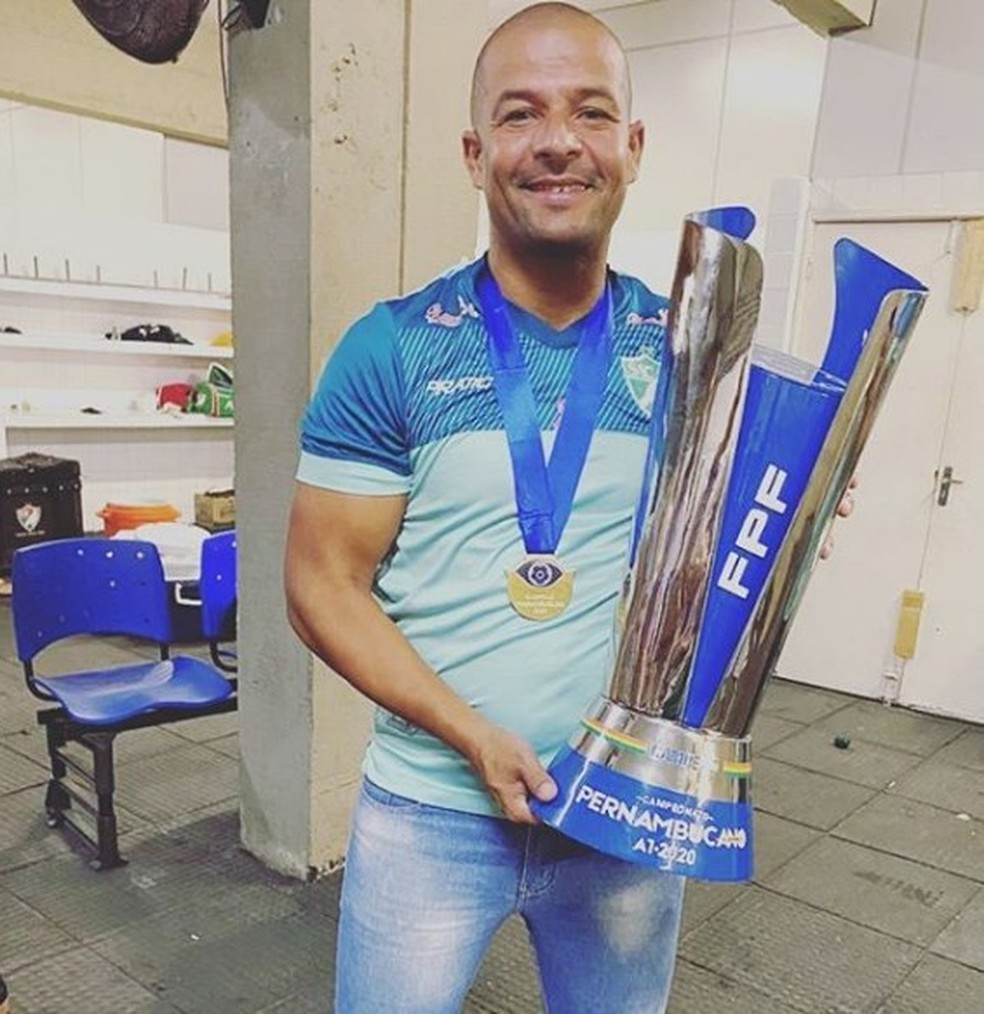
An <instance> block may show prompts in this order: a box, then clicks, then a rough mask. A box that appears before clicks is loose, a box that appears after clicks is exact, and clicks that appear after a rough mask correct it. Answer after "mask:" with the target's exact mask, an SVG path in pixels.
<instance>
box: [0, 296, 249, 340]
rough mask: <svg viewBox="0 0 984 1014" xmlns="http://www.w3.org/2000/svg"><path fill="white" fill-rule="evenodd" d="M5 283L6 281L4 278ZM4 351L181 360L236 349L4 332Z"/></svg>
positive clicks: (69, 335)
mask: <svg viewBox="0 0 984 1014" xmlns="http://www.w3.org/2000/svg"><path fill="white" fill-rule="evenodd" d="M0 281H2V278H0ZM0 349H18V350H19V351H21V352H27V353H32V352H82V353H89V352H96V353H101V354H106V355H114V356H160V357H168V358H172V357H177V358H179V359H232V357H233V354H234V353H233V349H232V347H231V346H227V345H198V344H193V345H180V344H175V345H171V344H168V343H165V342H139V341H128V342H124V341H113V340H112V339H109V338H93V337H92V336H91V335H75V334H64V333H56V332H41V331H38V332H35V331H25V332H24V333H23V334H9V333H7V332H2V331H0Z"/></svg>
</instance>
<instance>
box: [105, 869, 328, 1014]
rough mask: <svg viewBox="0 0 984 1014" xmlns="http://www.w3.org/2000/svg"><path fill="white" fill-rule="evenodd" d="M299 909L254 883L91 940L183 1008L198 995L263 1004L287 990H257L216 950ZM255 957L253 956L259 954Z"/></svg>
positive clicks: (225, 1002) (207, 1000)
mask: <svg viewBox="0 0 984 1014" xmlns="http://www.w3.org/2000/svg"><path fill="white" fill-rule="evenodd" d="M295 911H296V906H295V905H294V904H293V902H292V900H291V899H290V898H289V897H288V896H286V895H284V894H281V893H278V892H276V891H273V890H271V889H270V888H269V887H266V886H264V885H262V884H253V885H249V886H247V887H243V888H240V889H239V890H237V891H226V892H223V893H220V894H212V895H210V896H208V897H205V898H203V899H201V900H200V901H198V902H197V903H196V904H194V905H189V906H183V907H181V908H171V909H169V910H167V911H164V912H160V913H158V914H156V915H154V916H152V917H150V918H148V919H142V920H139V921H137V922H133V923H130V924H129V925H127V926H125V927H122V928H120V929H118V930H116V931H114V932H112V933H109V934H106V935H104V936H102V937H100V938H99V939H98V940H96V941H94V942H93V943H92V945H91V947H92V950H94V951H95V952H96V953H97V954H99V955H101V956H102V957H103V958H105V959H106V960H107V961H109V962H110V963H112V964H113V965H114V966H116V967H117V968H119V969H121V970H122V971H124V972H125V973H126V974H127V975H129V976H130V977H131V978H133V979H135V980H136V981H137V982H139V983H141V984H142V985H144V986H145V987H146V988H147V989H149V990H153V991H154V992H155V993H157V994H158V995H160V996H164V997H167V998H168V1000H170V1001H171V1002H172V1003H174V1004H176V1005H178V1006H179V1007H181V1008H183V1009H186V1010H187V1009H189V1002H190V1001H193V1004H194V1007H195V1008H196V1009H200V1010H201V1009H207V1010H223V1009H227V1010H235V1009H242V1010H258V1009H260V1008H261V1007H263V1006H265V1005H267V1004H269V1003H271V1002H273V1001H274V1000H276V999H277V998H278V997H279V996H280V995H282V994H281V993H279V991H277V990H272V989H269V988H262V989H257V988H256V984H255V983H254V982H253V981H252V979H251V978H249V977H247V978H245V981H244V977H243V976H242V974H241V969H237V970H236V971H235V972H234V973H233V972H232V970H231V969H230V968H229V965H228V962H227V961H223V962H222V964H221V965H220V964H219V957H218V952H225V951H226V950H227V949H228V947H229V942H230V941H231V940H234V939H241V938H242V936H243V934H244V933H246V932H248V930H249V929H250V928H251V927H252V926H253V925H254V924H257V923H271V922H273V923H277V924H278V925H282V924H283V920H284V918H285V917H286V916H289V915H292V914H294V912H295ZM325 935H326V936H327V932H326V933H325ZM250 959H251V955H250V954H249V953H245V954H244V955H243V956H242V960H250ZM252 959H253V960H256V958H255V955H254V956H252ZM206 979H208V980H209V981H208V982H206V981H205V980H206ZM235 1002H239V1003H241V1004H242V1006H241V1008H236V1007H235V1006H234V1003H235Z"/></svg>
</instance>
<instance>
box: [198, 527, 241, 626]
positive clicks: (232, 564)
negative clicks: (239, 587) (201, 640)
mask: <svg viewBox="0 0 984 1014" xmlns="http://www.w3.org/2000/svg"><path fill="white" fill-rule="evenodd" d="M236 580H237V578H236V533H235V531H229V532H217V533H216V534H215V535H210V536H209V537H208V538H207V539H205V540H203V542H202V565H201V573H200V574H199V577H198V591H199V595H200V596H201V600H202V633H204V635H205V637H206V638H207V639H208V640H209V641H233V640H235V638H236V602H237V596H236Z"/></svg>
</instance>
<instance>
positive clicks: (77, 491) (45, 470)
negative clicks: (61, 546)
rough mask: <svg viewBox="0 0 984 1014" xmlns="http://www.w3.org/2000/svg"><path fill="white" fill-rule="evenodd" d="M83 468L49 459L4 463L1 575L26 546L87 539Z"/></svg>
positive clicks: (0, 471)
mask: <svg viewBox="0 0 984 1014" xmlns="http://www.w3.org/2000/svg"><path fill="white" fill-rule="evenodd" d="M81 490H82V483H81V481H80V479H79V463H78V462H77V461H72V460H70V459H68V458H55V457H52V456H51V455H48V454H21V455H20V456H19V457H16V458H3V459H0V571H2V572H4V573H7V572H9V570H10V564H11V560H12V559H13V555H14V551H15V550H17V549H20V547H21V546H31V545H33V544H34V543H36V542H48V541H49V540H51V539H67V538H71V537H73V536H79V535H81V534H82V497H81Z"/></svg>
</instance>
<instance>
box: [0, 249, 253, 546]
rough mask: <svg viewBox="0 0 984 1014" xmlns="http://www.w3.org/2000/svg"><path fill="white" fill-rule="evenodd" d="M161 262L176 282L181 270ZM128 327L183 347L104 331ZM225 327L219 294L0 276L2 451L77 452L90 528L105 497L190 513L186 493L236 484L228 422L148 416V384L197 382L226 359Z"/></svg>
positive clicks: (151, 406)
mask: <svg viewBox="0 0 984 1014" xmlns="http://www.w3.org/2000/svg"><path fill="white" fill-rule="evenodd" d="M2 270H3V266H2V264H0V272H2ZM67 270H68V268H67V266H66V271H67ZM165 270H167V271H168V272H169V273H168V274H167V276H166V277H167V278H168V279H170V278H172V277H176V278H177V280H178V281H180V280H181V274H182V271H181V268H180V267H174V266H173V265H172V266H170V267H169V268H168V267H166V268H165ZM209 277H213V276H211V275H210V276H209ZM138 324H167V325H169V326H170V327H172V328H173V329H174V330H175V331H176V332H178V333H179V334H181V335H183V336H184V337H186V338H187V339H188V340H189V342H190V343H191V344H182V343H164V342H140V341H118V340H113V339H108V338H106V337H105V335H106V334H107V333H108V332H112V330H113V329H114V328H115V329H116V330H117V331H124V330H125V329H126V328H128V327H133V326H135V325H138ZM5 327H9V328H16V329H17V332H20V333H16V332H14V331H4V330H3V328H5ZM231 329H232V304H231V300H230V298H229V296H228V295H227V294H224V293H220V292H208V291H197V290H192V289H176V288H165V287H160V288H158V287H155V286H142V285H128V284H105V283H100V282H94V281H78V280H75V281H66V280H64V279H62V280H59V279H54V278H43V277H41V278H30V277H21V276H15V275H9V274H2V273H0V458H2V457H13V456H15V455H18V454H22V453H24V452H26V451H39V452H42V453H46V454H53V455H55V456H57V457H65V458H72V459H75V460H78V461H79V464H80V467H81V477H82V512H83V524H84V526H85V528H86V529H87V530H90V531H91V530H98V529H99V528H101V526H102V522H101V520H100V519H99V517H98V511H99V510H100V509H101V508H102V507H103V506H104V504H106V503H109V502H113V503H127V502H137V501H143V500H166V501H167V502H169V503H172V504H173V505H174V506H175V507H176V508H177V509H178V510H179V511H180V512H181V516H182V518H183V519H187V520H189V521H190V520H193V519H194V494H195V493H196V492H202V491H204V490H207V489H216V488H223V489H227V488H230V487H231V486H232V485H233V483H234V471H235V468H234V424H233V420H232V419H227V418H226V419H215V418H211V417H209V416H204V415H198V414H191V413H188V414H174V415H172V414H170V413H158V412H156V411H155V400H156V399H155V391H156V389H157V388H158V387H159V386H160V385H162V384H169V383H182V382H184V383H194V382H196V381H197V380H204V379H205V375H206V373H207V371H208V366H209V363H211V362H221V363H223V364H225V365H226V366H230V367H231V366H232V361H233V359H234V353H233V349H232V347H230V346H229V345H224V344H223V345H213V344H212V341H213V340H214V339H215V338H216V337H218V336H219V335H221V334H223V333H224V332H228V331H231ZM83 409H90V411H83ZM92 409H95V410H97V411H91V410H92Z"/></svg>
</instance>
